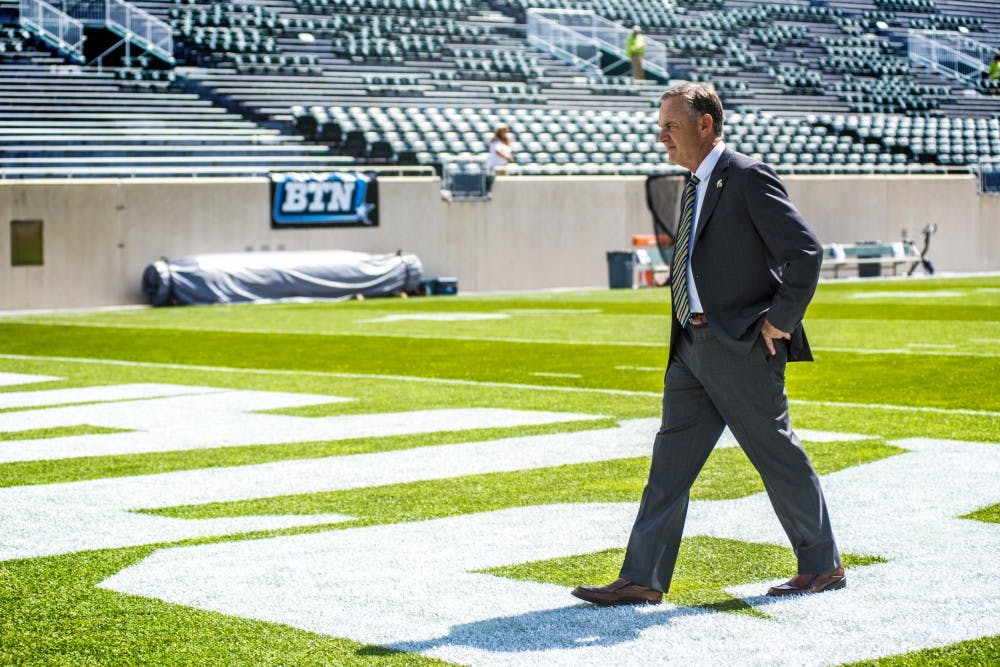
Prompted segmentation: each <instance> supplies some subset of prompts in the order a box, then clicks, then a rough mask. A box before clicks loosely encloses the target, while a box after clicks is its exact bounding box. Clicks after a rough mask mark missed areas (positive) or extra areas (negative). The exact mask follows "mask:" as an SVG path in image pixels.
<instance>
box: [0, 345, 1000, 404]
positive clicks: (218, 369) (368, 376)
mask: <svg viewBox="0 0 1000 667" xmlns="http://www.w3.org/2000/svg"><path fill="white" fill-rule="evenodd" d="M813 350H814V351H816V350H817V348H813ZM907 354H917V353H916V352H913V351H907ZM943 354H948V353H947V352H945V353H943ZM972 356H976V355H972ZM980 356H990V357H992V356H998V355H994V354H986V355H980ZM0 359H21V360H24V359H28V360H32V361H40V360H41V361H58V362H67V363H79V364H89V365H104V364H106V365H109V366H126V367H137V368H166V369H174V370H191V371H211V372H213V373H233V374H237V375H264V376H284V377H296V376H308V377H328V378H347V379H355V380H387V381H403V382H418V383H426V384H441V385H458V386H471V387H476V386H481V387H499V388H503V389H524V390H529V391H554V392H574V393H585V394H605V395H609V396H635V397H640V398H642V397H649V398H659V397H661V396H662V395H663V393H662V392H659V391H636V390H631V389H601V388H599V387H572V386H559V385H540V384H522V383H516V382H489V381H476V380H456V379H448V378H428V377H420V376H417V375H380V374H375V373H331V372H324V371H296V370H276V369H253V368H232V367H227V366H199V365H184V364H165V363H157V362H146V361H123V360H119V359H110V360H108V359H88V358H85V357H39V356H24V355H17V354H0ZM789 402H790V403H793V404H798V405H820V406H829V407H839V408H860V409H868V408H874V409H877V410H898V411H901V412H929V413H937V414H956V415H974V416H982V417H1000V412H998V411H994V410H967V409H964V408H935V407H925V406H919V405H887V404H868V403H848V402H838V401H814V400H805V399H791V400H790V401H789Z"/></svg>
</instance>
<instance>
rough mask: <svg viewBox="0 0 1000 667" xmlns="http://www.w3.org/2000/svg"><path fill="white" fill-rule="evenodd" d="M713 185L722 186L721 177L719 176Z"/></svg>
mask: <svg viewBox="0 0 1000 667" xmlns="http://www.w3.org/2000/svg"><path fill="white" fill-rule="evenodd" d="M715 187H716V188H721V187H722V179H721V178H720V179H719V180H717V181H716V182H715Z"/></svg>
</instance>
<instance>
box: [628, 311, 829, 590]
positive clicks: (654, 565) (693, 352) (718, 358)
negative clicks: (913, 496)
mask: <svg viewBox="0 0 1000 667" xmlns="http://www.w3.org/2000/svg"><path fill="white" fill-rule="evenodd" d="M774 344H775V348H776V350H777V355H775V356H773V357H772V356H771V354H770V353H769V352H768V351H767V348H766V347H765V346H764V342H763V340H761V339H759V338H758V340H757V342H756V343H755V344H754V347H753V349H752V350H751V353H750V354H749V355H746V356H742V355H738V354H736V353H734V352H732V351H730V350H729V349H728V348H726V347H725V346H724V345H722V343H720V342H719V340H718V339H717V338H716V336H715V334H714V333H712V331H711V329H710V328H709V326H707V325H703V326H700V327H695V326H693V325H689V326H688V327H687V329H685V330H684V333H683V334H682V335H681V336H679V337H678V344H677V349H676V350H675V351H674V353H673V358H672V359H671V361H670V363H669V365H668V368H667V374H666V379H665V383H664V392H663V422H662V424H661V426H660V431H659V433H657V435H656V440H655V441H654V443H653V460H652V464H651V465H650V469H649V481H648V482H647V484H646V488H645V490H644V491H643V493H642V502H641V504H640V505H639V513H638V516H636V519H635V525H634V526H633V527H632V534H631V536H630V537H629V542H628V550H627V551H626V554H625V561H624V564H623V565H622V570H621V576H622V577H624V578H626V579H629V580H631V581H634V582H636V583H639V584H642V585H644V586H649V587H652V588H656V589H658V590H661V591H664V592H666V591H667V590H668V589H669V588H670V580H671V577H672V576H673V572H674V564H675V563H676V561H677V551H678V549H679V548H680V543H681V533H682V532H683V530H684V519H685V517H686V516H687V508H688V498H689V492H690V489H691V485H692V484H694V481H695V478H696V477H697V476H698V473H699V472H700V471H701V468H702V466H704V464H705V461H706V460H707V459H708V455H709V454H710V453H711V451H712V449H713V448H714V447H715V444H716V442H717V441H718V439H719V436H721V435H722V431H723V428H724V427H725V426H726V425H728V426H729V429H730V430H731V431H732V432H733V435H734V436H736V439H737V441H738V442H739V443H740V446H741V447H742V448H743V451H744V452H746V455H747V457H748V458H749V459H750V462H751V463H752V464H753V465H754V467H755V468H756V469H757V472H759V473H760V476H761V478H762V479H763V481H764V487H765V488H766V490H767V495H768V497H769V498H770V500H771V505H772V506H773V507H774V511H775V512H776V513H777V515H778V520H779V521H780V522H781V525H782V527H783V528H784V529H785V533H786V534H787V535H788V539H789V540H790V541H791V543H792V548H793V549H794V551H795V555H796V558H797V559H798V571H799V573H800V574H822V573H825V572H830V571H832V570H835V569H837V568H838V567H840V566H841V562H840V554H839V552H838V551H837V545H836V543H835V542H834V539H833V531H832V529H831V527H830V518H829V515H828V514H827V509H826V501H825V500H824V498H823V491H822V489H821V488H820V483H819V477H818V476H817V475H816V471H815V470H813V467H812V464H811V463H810V462H809V457H808V456H807V455H806V453H805V451H804V450H803V449H802V443H800V442H799V439H798V437H797V436H796V435H795V433H794V432H793V431H792V427H791V422H790V421H789V417H788V397H787V396H786V394H785V364H786V362H787V355H788V345H787V341H783V340H776V341H774Z"/></svg>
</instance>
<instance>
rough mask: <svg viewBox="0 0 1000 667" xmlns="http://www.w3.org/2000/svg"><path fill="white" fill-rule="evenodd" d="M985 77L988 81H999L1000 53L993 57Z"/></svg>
mask: <svg viewBox="0 0 1000 667" xmlns="http://www.w3.org/2000/svg"><path fill="white" fill-rule="evenodd" d="M987 76H988V77H989V79H990V81H1000V53H998V54H996V55H995V56H994V57H993V62H991V63H990V69H989V71H988V72H987Z"/></svg>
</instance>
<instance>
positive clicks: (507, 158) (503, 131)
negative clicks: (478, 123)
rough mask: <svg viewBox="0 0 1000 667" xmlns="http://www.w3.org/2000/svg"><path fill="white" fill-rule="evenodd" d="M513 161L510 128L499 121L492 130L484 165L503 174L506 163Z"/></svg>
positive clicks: (505, 169)
mask: <svg viewBox="0 0 1000 667" xmlns="http://www.w3.org/2000/svg"><path fill="white" fill-rule="evenodd" d="M514 161H515V160H514V151H513V150H511V147H510V128H508V127H507V126H506V125H504V124H503V123H501V124H500V125H497V127H496V129H495V130H493V137H492V138H491V139H490V152H489V155H487V156H486V166H487V167H488V168H489V169H491V170H492V171H494V172H496V173H498V174H503V173H505V172H506V171H507V165H508V164H510V163H511V162H514Z"/></svg>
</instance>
